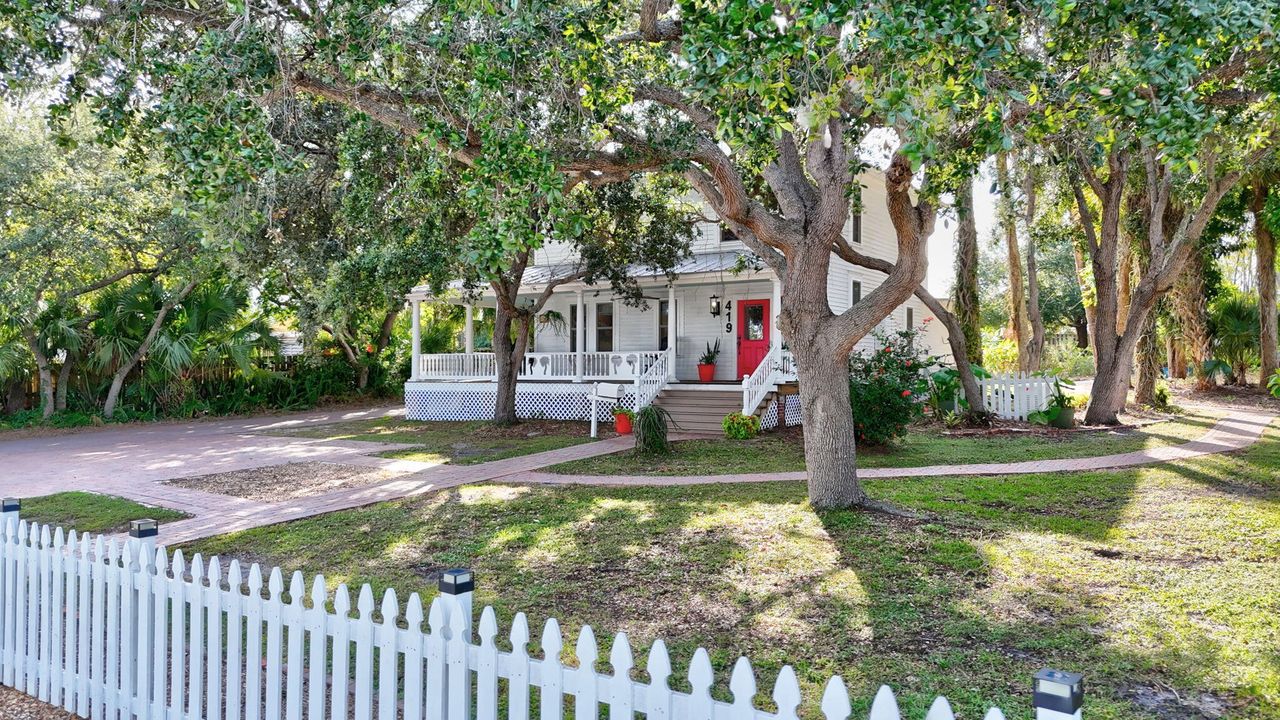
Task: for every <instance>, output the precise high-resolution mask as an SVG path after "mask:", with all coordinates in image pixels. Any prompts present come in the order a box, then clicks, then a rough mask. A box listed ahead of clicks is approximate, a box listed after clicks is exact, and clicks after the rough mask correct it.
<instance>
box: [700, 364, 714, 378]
mask: <svg viewBox="0 0 1280 720" xmlns="http://www.w3.org/2000/svg"><path fill="white" fill-rule="evenodd" d="M698 379H699V380H701V381H702V382H711V381H712V380H715V379H716V366H715V365H698Z"/></svg>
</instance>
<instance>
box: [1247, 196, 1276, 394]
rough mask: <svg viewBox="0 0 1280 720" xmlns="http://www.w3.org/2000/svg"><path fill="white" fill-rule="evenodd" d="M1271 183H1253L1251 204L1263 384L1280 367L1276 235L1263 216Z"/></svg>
mask: <svg viewBox="0 0 1280 720" xmlns="http://www.w3.org/2000/svg"><path fill="white" fill-rule="evenodd" d="M1270 190H1271V186H1270V184H1269V183H1267V182H1264V181H1261V180H1259V181H1258V182H1257V183H1255V184H1254V186H1253V193H1252V195H1251V198H1250V203H1249V207H1250V210H1252V211H1253V238H1254V243H1255V245H1256V249H1255V258H1256V260H1257V271H1258V319H1259V321H1260V327H1259V333H1258V340H1259V343H1260V344H1259V355H1260V356H1261V357H1260V359H1261V361H1262V362H1261V366H1262V376H1261V377H1262V382H1261V385H1262V387H1266V384H1267V380H1268V379H1269V378H1270V377H1271V376H1272V375H1273V374H1274V373H1275V371H1276V368H1277V367H1278V366H1280V352H1277V342H1276V331H1277V329H1276V323H1277V318H1276V238H1275V234H1274V233H1273V232H1272V229H1271V227H1270V226H1269V225H1268V224H1267V222H1266V220H1265V219H1264V218H1263V210H1264V209H1265V207H1266V204H1267V195H1268V193H1269V192H1270Z"/></svg>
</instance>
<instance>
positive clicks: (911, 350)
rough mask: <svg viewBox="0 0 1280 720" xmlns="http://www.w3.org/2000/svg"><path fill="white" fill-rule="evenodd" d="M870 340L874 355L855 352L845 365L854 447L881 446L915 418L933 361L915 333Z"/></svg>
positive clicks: (934, 362) (895, 436)
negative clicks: (875, 344) (874, 342)
mask: <svg viewBox="0 0 1280 720" xmlns="http://www.w3.org/2000/svg"><path fill="white" fill-rule="evenodd" d="M875 337H876V339H877V340H878V341H879V342H878V344H879V345H880V346H881V348H880V349H879V350H876V351H875V352H858V353H855V354H854V355H853V356H852V357H851V358H850V360H849V403H850V404H851V405H852V406H853V423H854V427H856V428H857V432H858V442H861V443H866V444H868V445H886V444H888V443H891V442H893V441H894V440H896V439H897V438H900V437H902V436H903V435H905V434H906V432H907V426H908V425H910V424H911V423H912V421H914V420H916V419H917V418H919V417H920V415H921V412H922V410H923V407H924V405H923V402H924V400H925V398H926V394H927V392H928V390H929V379H928V378H929V374H928V369H929V367H930V366H932V365H935V364H936V363H937V358H936V357H931V356H928V355H924V354H922V353H921V352H920V350H919V349H918V342H917V334H916V331H914V330H903V331H899V332H896V333H893V334H891V335H882V334H879V333H877V334H876V336H875Z"/></svg>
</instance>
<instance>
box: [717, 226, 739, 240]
mask: <svg viewBox="0 0 1280 720" xmlns="http://www.w3.org/2000/svg"><path fill="white" fill-rule="evenodd" d="M720 242H722V243H727V242H738V233H736V232H734V231H732V230H730V229H729V226H728V225H721V226H720Z"/></svg>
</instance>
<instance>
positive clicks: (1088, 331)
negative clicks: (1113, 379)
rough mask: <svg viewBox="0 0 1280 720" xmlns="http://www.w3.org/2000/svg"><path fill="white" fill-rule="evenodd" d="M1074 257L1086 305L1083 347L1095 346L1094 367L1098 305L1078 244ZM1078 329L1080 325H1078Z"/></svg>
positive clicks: (1096, 364) (1084, 304) (1083, 301)
mask: <svg viewBox="0 0 1280 720" xmlns="http://www.w3.org/2000/svg"><path fill="white" fill-rule="evenodd" d="M1071 250H1072V253H1071V255H1072V258H1073V259H1074V260H1075V266H1076V283H1077V284H1079V286H1080V304H1081V305H1083V306H1084V344H1083V345H1080V347H1082V348H1086V349H1087V348H1093V349H1094V354H1093V367H1094V369H1095V370H1096V369H1097V367H1098V353H1097V348H1098V343H1097V340H1096V339H1095V338H1094V331H1095V330H1097V328H1098V320H1097V318H1098V306H1097V302H1096V300H1095V299H1094V298H1092V297H1091V296H1090V284H1089V279H1088V277H1087V276H1086V274H1085V273H1086V272H1087V271H1088V269H1087V267H1086V266H1085V263H1084V250H1083V249H1081V247H1080V246H1079V245H1078V244H1073V245H1072V248H1071ZM1076 327H1077V329H1078V328H1079V327H1080V326H1079V325H1077V326H1076ZM1077 333H1078V330H1077Z"/></svg>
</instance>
